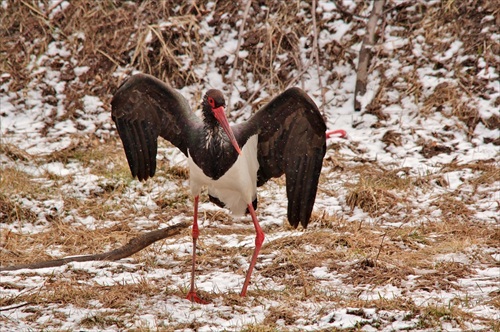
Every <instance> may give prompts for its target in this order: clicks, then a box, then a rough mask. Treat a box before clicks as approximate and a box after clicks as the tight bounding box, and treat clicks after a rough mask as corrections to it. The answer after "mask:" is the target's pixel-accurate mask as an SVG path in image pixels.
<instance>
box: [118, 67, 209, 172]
mask: <svg viewBox="0 0 500 332" xmlns="http://www.w3.org/2000/svg"><path fill="white" fill-rule="evenodd" d="M111 116H112V119H113V121H114V122H115V124H116V128H117V130H118V133H119V135H120V138H121V140H122V143H123V148H124V150H125V155H126V156H127V161H128V164H129V167H130V171H131V173H132V176H133V177H136V176H137V178H138V179H139V180H146V179H148V178H149V177H152V176H153V175H154V174H155V170H156V153H157V149H158V136H161V137H163V138H165V139H166V140H168V141H170V142H171V143H172V144H174V145H175V146H177V147H178V148H179V149H180V150H181V151H182V152H183V153H184V154H185V155H187V150H188V146H189V143H190V138H191V137H192V134H193V132H192V131H196V130H197V129H198V128H200V127H201V121H200V120H199V119H198V118H197V117H196V116H195V115H194V113H193V112H191V109H190V107H189V105H188V103H187V101H186V99H184V97H183V96H182V95H181V94H179V93H178V92H177V91H175V90H174V89H173V88H171V87H170V86H168V85H167V84H165V83H163V82H162V81H160V80H158V79H156V78H154V77H153V76H150V75H146V74H137V75H134V76H132V77H130V78H128V79H127V80H126V81H125V82H124V83H123V84H122V85H121V86H120V88H119V89H118V91H117V92H116V93H115V95H114V96H113V99H112V101H111Z"/></svg>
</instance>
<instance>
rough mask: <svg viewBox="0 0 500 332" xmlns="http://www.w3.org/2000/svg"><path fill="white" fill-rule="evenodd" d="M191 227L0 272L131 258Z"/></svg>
mask: <svg viewBox="0 0 500 332" xmlns="http://www.w3.org/2000/svg"><path fill="white" fill-rule="evenodd" d="M189 226H190V223H188V222H181V223H179V224H176V225H173V226H169V227H167V228H163V229H158V230H155V231H151V232H148V233H145V234H142V235H140V236H138V237H135V238H133V239H132V240H130V241H129V242H128V243H127V244H126V245H124V246H122V247H120V248H117V249H114V250H111V251H108V252H105V253H102V254H94V255H83V256H72V257H65V258H61V259H55V260H50V261H42V262H36V263H28V264H21V265H14V266H7V267H2V268H0V272H2V271H15V270H21V269H42V268H46V267H56V266H62V265H64V264H67V263H70V262H89V261H115V260H118V259H122V258H125V257H129V256H131V255H133V254H135V253H136V252H139V251H140V250H142V249H144V248H146V247H147V246H149V245H151V244H152V243H154V242H156V241H159V240H162V239H165V238H167V237H171V236H174V235H177V234H179V233H180V232H181V231H182V230H183V229H185V228H188V227H189Z"/></svg>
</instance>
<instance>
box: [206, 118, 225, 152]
mask: <svg viewBox="0 0 500 332" xmlns="http://www.w3.org/2000/svg"><path fill="white" fill-rule="evenodd" d="M224 135H225V133H224V130H223V129H222V127H221V126H220V125H219V124H218V123H215V124H207V123H205V148H206V149H207V150H214V149H216V150H217V149H219V150H221V149H222V147H223V145H224V142H225V139H224Z"/></svg>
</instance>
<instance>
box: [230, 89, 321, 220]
mask: <svg viewBox="0 0 500 332" xmlns="http://www.w3.org/2000/svg"><path fill="white" fill-rule="evenodd" d="M325 132H326V124H325V121H324V119H323V117H322V116H321V114H320V112H319V110H318V107H317V106H316V104H315V103H314V101H313V100H312V99H311V98H309V96H308V95H307V94H306V93H305V92H304V91H302V90H301V89H299V88H291V89H288V90H286V91H285V92H283V93H282V94H280V95H279V96H277V97H276V98H274V99H273V100H272V101H271V102H269V103H268V104H267V105H266V106H264V108H262V109H261V110H259V111H258V112H257V113H256V114H255V115H254V116H253V117H252V118H250V120H249V121H248V122H246V123H244V124H240V125H237V126H235V134H236V135H237V137H238V138H239V139H241V140H242V141H244V140H245V139H248V138H249V137H250V136H252V135H255V134H258V135H259V143H258V161H259V172H258V178H257V185H258V186H261V185H263V184H264V183H266V182H267V181H268V180H269V179H270V178H272V177H279V176H281V175H282V174H283V173H285V176H286V190H287V196H288V221H289V222H290V224H291V225H292V226H293V227H297V226H298V224H299V222H300V223H301V224H302V226H303V227H304V228H305V227H307V224H308V223H309V219H310V217H311V213H312V209H313V205H314V201H315V199H316V191H317V188H318V180H319V176H320V173H321V167H322V164H323V157H324V156H325V152H326V137H325Z"/></svg>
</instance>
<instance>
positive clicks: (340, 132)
mask: <svg viewBox="0 0 500 332" xmlns="http://www.w3.org/2000/svg"><path fill="white" fill-rule="evenodd" d="M333 136H338V137H340V138H346V137H347V133H346V131H345V130H344V129H337V130H330V131H327V132H326V138H332V137H333Z"/></svg>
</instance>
